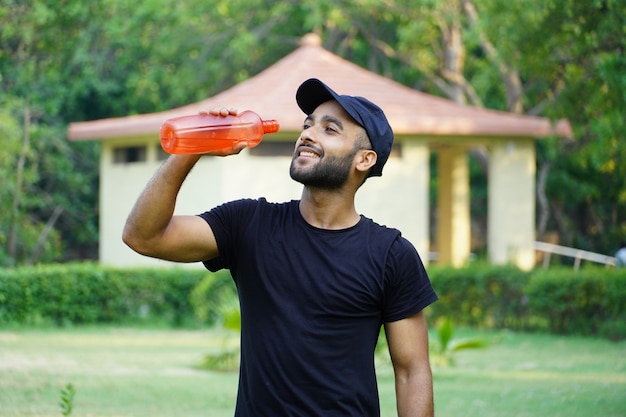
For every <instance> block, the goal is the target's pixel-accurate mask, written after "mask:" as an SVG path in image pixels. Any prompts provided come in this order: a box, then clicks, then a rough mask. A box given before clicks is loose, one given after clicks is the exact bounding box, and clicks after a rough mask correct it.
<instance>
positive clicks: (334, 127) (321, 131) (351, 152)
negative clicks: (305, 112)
mask: <svg viewBox="0 0 626 417" xmlns="http://www.w3.org/2000/svg"><path fill="white" fill-rule="evenodd" d="M362 134H363V128H361V127H360V126H359V125H357V124H356V123H355V122H354V121H353V120H352V118H351V117H350V116H349V115H348V114H347V113H346V112H345V111H344V110H343V109H342V108H341V106H339V104H338V103H337V102H336V101H327V102H326V103H323V104H320V105H319V106H318V107H317V108H316V109H315V111H314V112H313V113H312V114H310V115H309V116H307V118H306V119H305V121H304V127H303V130H302V133H301V134H300V138H299V139H298V141H297V142H296V149H295V152H294V155H293V159H292V160H291V166H290V167H289V174H290V175H291V178H292V179H293V180H295V181H298V182H299V183H301V184H303V185H305V186H309V187H314V188H322V189H328V190H335V189H338V188H341V187H342V186H343V185H344V184H345V183H346V181H347V179H348V178H349V176H350V173H351V172H352V170H353V164H354V157H355V155H356V154H357V153H358V152H359V150H360V149H361V147H360V146H359V144H358V141H357V138H359V137H360V136H362Z"/></svg>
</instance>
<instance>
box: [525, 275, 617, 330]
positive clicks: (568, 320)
mask: <svg viewBox="0 0 626 417" xmlns="http://www.w3.org/2000/svg"><path fill="white" fill-rule="evenodd" d="M625 277H626V273H625V272H624V271H623V269H604V268H597V267H596V268H582V269H580V270H579V271H577V272H572V271H571V270H570V269H548V270H539V271H537V272H535V273H534V274H533V275H532V278H531V280H530V282H529V284H528V287H527V290H526V293H527V296H528V307H529V309H530V312H531V314H533V315H535V316H538V317H542V318H543V319H544V320H546V324H545V325H546V327H547V329H548V330H549V331H551V332H555V333H565V334H571V333H577V334H602V333H605V335H606V336H609V337H612V338H617V335H616V334H614V333H615V332H619V330H620V329H619V327H615V328H613V327H612V326H611V325H610V324H609V325H607V323H613V324H614V325H615V324H616V323H618V322H622V323H623V322H624V320H626V283H625ZM621 330H622V331H623V330H624V326H622V328H621ZM621 337H622V338H623V337H626V333H623V334H622V335H621Z"/></svg>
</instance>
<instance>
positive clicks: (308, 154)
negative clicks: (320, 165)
mask: <svg viewBox="0 0 626 417" xmlns="http://www.w3.org/2000/svg"><path fill="white" fill-rule="evenodd" d="M298 156H303V157H305V158H319V157H320V156H319V155H318V154H316V153H314V152H311V151H302V152H300V153H299V154H298Z"/></svg>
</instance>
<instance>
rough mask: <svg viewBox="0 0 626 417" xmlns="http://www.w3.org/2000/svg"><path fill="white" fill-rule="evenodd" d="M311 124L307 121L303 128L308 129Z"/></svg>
mask: <svg viewBox="0 0 626 417" xmlns="http://www.w3.org/2000/svg"><path fill="white" fill-rule="evenodd" d="M310 127H311V125H310V124H308V123H305V124H304V125H302V130H307V129H308V128H310Z"/></svg>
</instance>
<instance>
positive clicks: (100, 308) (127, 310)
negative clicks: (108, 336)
mask: <svg viewBox="0 0 626 417" xmlns="http://www.w3.org/2000/svg"><path fill="white" fill-rule="evenodd" d="M206 274H207V271H204V270H202V269H198V270H191V269H182V268H176V269H150V268H138V269H116V268H102V267H100V266H99V265H96V264H60V265H44V266H35V267H22V268H15V269H1V270H0V325H5V324H11V323H13V324H29V325H32V324H47V323H51V324H55V325H59V326H62V325H68V324H94V323H141V322H163V321H165V322H167V323H170V324H171V325H175V326H177V325H182V324H183V323H184V322H185V321H186V320H193V319H194V315H193V310H192V307H191V304H190V302H189V294H190V293H191V291H192V289H193V288H194V287H195V286H196V285H197V284H198V283H199V282H200V281H201V280H202V278H203V277H204V276H205V275H206Z"/></svg>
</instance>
